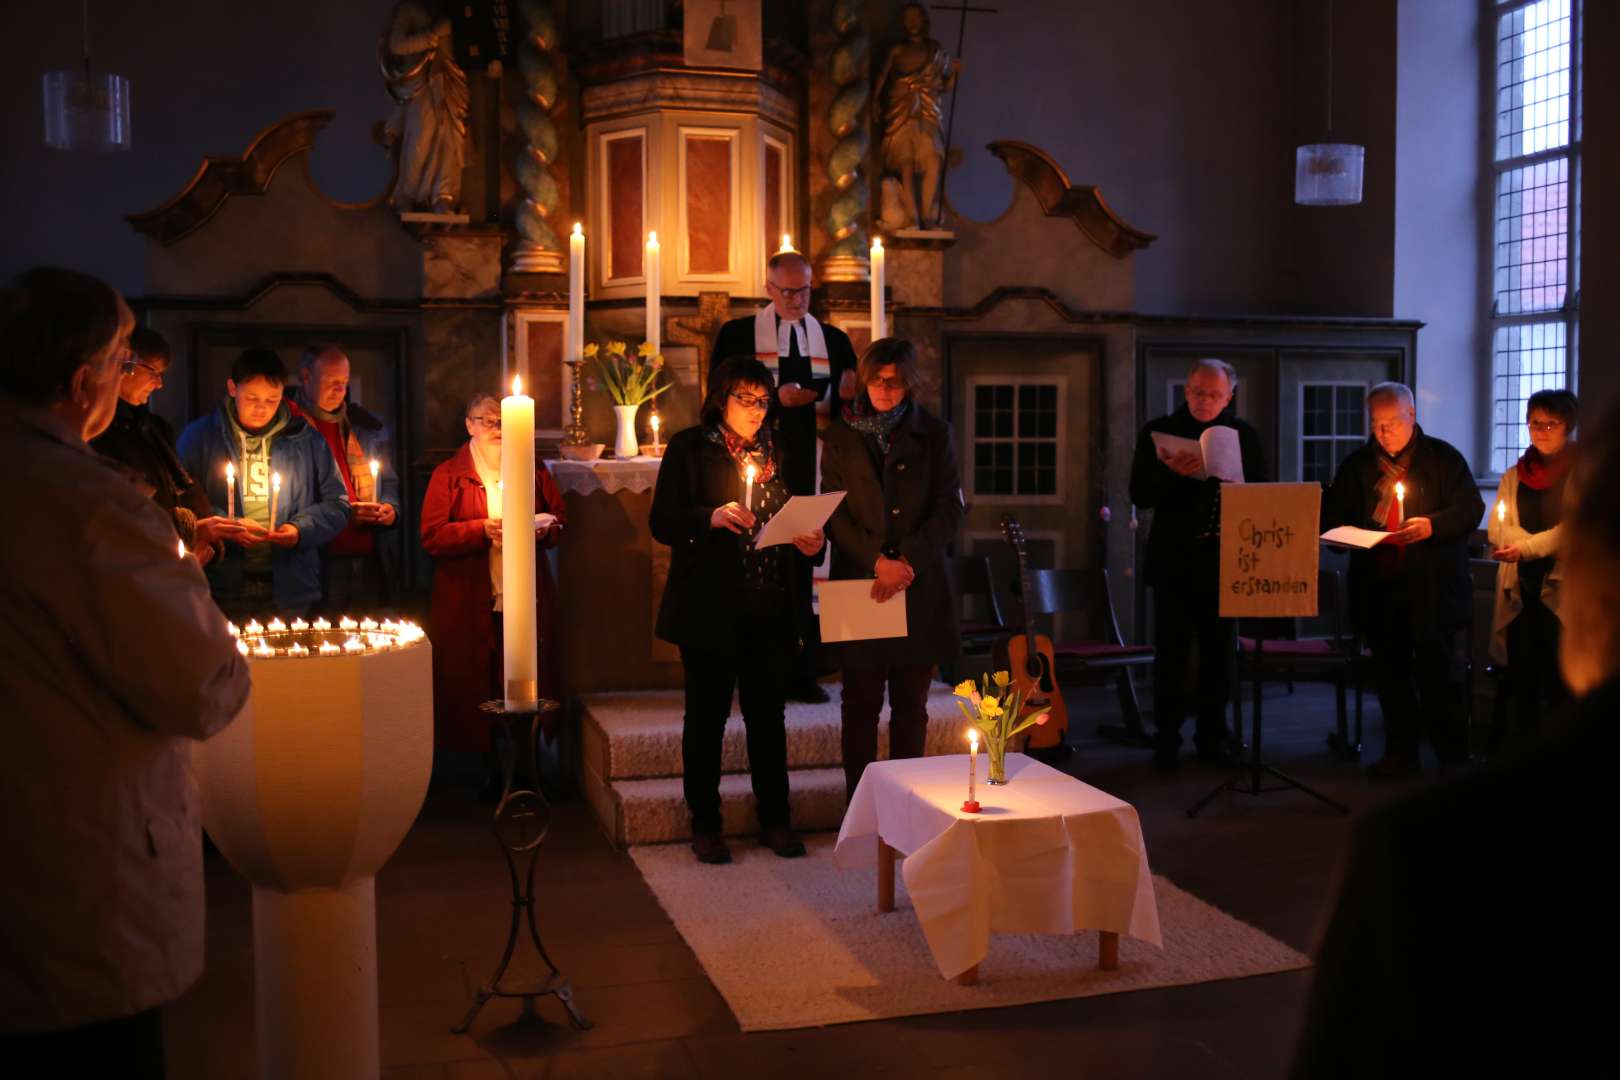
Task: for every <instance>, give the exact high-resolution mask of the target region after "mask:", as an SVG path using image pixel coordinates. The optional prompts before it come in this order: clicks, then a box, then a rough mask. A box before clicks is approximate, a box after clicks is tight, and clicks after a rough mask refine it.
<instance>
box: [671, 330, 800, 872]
mask: <svg viewBox="0 0 1620 1080" xmlns="http://www.w3.org/2000/svg"><path fill="white" fill-rule="evenodd" d="M775 395H776V386H775V380H773V379H772V378H771V373H770V371H769V370H768V369H767V368H766V367H765V365H764V364H762V363H760V362H759V361H758V360H756V359H755V358H754V357H752V356H740V357H734V358H732V359H730V360H727V361H725V362H724V363H723V364H722V365H720V366H719V367H718V368H716V369H715V372H714V374H713V375H712V376H711V377H710V379H709V393H708V397H707V399H706V400H705V401H704V402H703V412H702V416H701V420H702V422H701V423H700V424H699V425H698V426H697V427H690V428H687V429H686V430H685V431H681V432H678V433H676V435H675V436H674V437H673V438H671V439H670V440H669V446H668V447H667V448H666V449H665V451H664V460H663V463H662V464H661V465H660V467H659V470H658V486H657V487H656V488H654V489H653V503H652V513H651V516H650V525H651V528H652V534H653V538H654V539H655V540H657V541H658V542H659V543H660V544H667V545H668V546H669V548H670V555H669V577H668V579H667V580H666V581H665V584H664V598H663V602H662V603H661V604H660V606H659V609H658V636H659V637H661V638H663V639H664V640H665V641H668V642H670V643H672V644H674V645H678V646H679V647H680V650H681V665H682V667H684V668H685V672H686V716H685V719H684V727H683V730H682V733H681V764H682V769H681V772H682V787H683V789H684V791H685V795H686V805H687V808H688V809H689V810H690V811H691V813H692V850H693V853H694V854H696V855H697V857H698V860H699V861H700V862H706V863H726V862H730V861H731V852H730V850H729V849H728V848H727V847H726V842H725V839H724V837H723V835H722V830H721V821H720V768H721V762H720V751H721V744H722V742H723V740H724V738H725V733H726V720H727V719H728V718H729V717H730V715H731V695H732V691H733V690H736V691H737V696H738V701H739V704H740V705H741V707H742V716H743V724H744V725H745V727H746V729H747V734H748V771H749V775H750V777H751V779H752V780H753V786H754V802H755V807H756V810H757V811H758V814H759V828H760V842H761V843H762V844H764V845H765V846H766V847H768V848H770V849H771V850H772V851H773V852H775V853H776V854H778V855H780V856H782V857H783V858H793V857H795V856H799V855H803V854H804V844H803V842H802V841H801V840H800V839H799V837H798V835H797V834H796V833H795V832H794V831H793V828H792V826H791V824H790V823H789V821H788V769H787V727H786V720H787V717H786V710H785V707H784V703H785V701H786V693H787V681H788V676H789V673H790V670H791V667H792V661H793V657H794V655H795V653H796V652H797V651H798V642H797V640H796V637H797V635H796V632H795V629H794V620H793V609H792V605H791V603H790V600H791V596H790V593H791V587H792V582H793V580H794V575H795V574H796V573H798V572H799V567H798V566H796V565H795V562H796V560H803V559H808V558H813V557H815V556H817V555H819V554H820V552H821V548H822V544H823V537H822V533H821V530H819V529H818V530H816V531H815V532H814V533H811V534H809V535H806V536H798V537H794V539H793V544H792V547H791V548H790V547H788V546H786V545H773V546H770V547H764V548H758V547H755V546H754V538H755V537H756V536H758V535H759V531H760V530H761V529H763V528H764V527H765V523H766V522H768V521H770V519H771V518H772V517H773V516H774V515H775V514H776V512H777V511H778V510H780V509H781V508H782V506H783V505H784V504H785V503H786V502H787V500H788V499H789V498H790V497H791V495H790V492H789V491H788V487H787V484H786V482H785V481H784V479H783V476H782V471H783V470H782V466H783V461H782V454H781V452H780V450H779V448H778V447H777V446H776V444H775V442H774V440H773V439H772V438H771V430H770V427H769V426H768V425H767V424H766V418H767V417H768V416H769V414H770V412H771V409H772V403H773V402H774V401H775ZM750 478H751V479H752V482H750ZM794 548H796V549H797V551H795V550H793V549H794Z"/></svg>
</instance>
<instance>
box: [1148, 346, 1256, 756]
mask: <svg viewBox="0 0 1620 1080" xmlns="http://www.w3.org/2000/svg"><path fill="white" fill-rule="evenodd" d="M1236 390H1237V372H1236V371H1235V370H1234V369H1233V367H1232V365H1231V364H1228V363H1227V362H1226V361H1224V360H1213V359H1201V360H1196V361H1194V362H1193V366H1192V370H1191V371H1189V372H1188V373H1187V400H1186V401H1185V402H1184V403H1183V404H1182V405H1181V406H1179V407H1178V408H1177V409H1176V411H1175V412H1173V413H1171V414H1170V415H1169V416H1161V417H1159V418H1158V419H1157V420H1150V421H1149V422H1148V423H1147V425H1146V426H1145V427H1143V428H1142V432H1141V434H1140V435H1139V436H1138V437H1137V440H1136V456H1135V457H1134V458H1133V459H1132V461H1131V501H1132V502H1133V503H1135V504H1136V505H1137V506H1138V507H1140V508H1142V509H1145V510H1152V511H1153V521H1152V524H1151V526H1150V531H1149V533H1148V545H1147V567H1146V575H1147V576H1146V581H1147V583H1148V584H1149V585H1151V586H1152V587H1153V648H1154V654H1155V655H1154V662H1153V712H1154V722H1155V725H1156V726H1157V728H1158V733H1157V745H1156V746H1155V748H1154V753H1153V763H1154V764H1155V765H1157V766H1159V767H1160V768H1162V769H1170V768H1174V767H1175V766H1176V763H1177V761H1178V760H1179V755H1180V753H1181V725H1182V722H1183V721H1184V720H1185V719H1186V714H1187V709H1188V706H1189V705H1194V706H1195V707H1196V708H1197V712H1198V722H1197V727H1196V729H1195V731H1194V734H1193V743H1194V745H1195V746H1196V747H1197V749H1198V758H1199V760H1200V761H1205V762H1209V763H1211V764H1217V765H1227V764H1232V763H1233V757H1232V748H1231V747H1229V746H1228V742H1229V740H1230V734H1229V732H1228V729H1227V726H1226V706H1227V703H1228V702H1229V701H1230V700H1231V697H1232V680H1233V678H1234V677H1235V670H1234V668H1235V651H1236V648H1237V639H1236V627H1235V625H1234V623H1233V622H1232V620H1231V619H1223V618H1221V616H1220V610H1221V605H1220V595H1219V585H1220V554H1221V483H1222V482H1223V481H1237V482H1249V483H1264V482H1266V481H1267V480H1269V479H1270V478H1271V477H1270V474H1269V473H1268V472H1267V471H1266V460H1265V452H1264V450H1263V449H1262V447H1261V443H1260V435H1259V433H1258V432H1256V431H1255V430H1254V428H1252V427H1250V426H1249V425H1248V424H1247V423H1245V422H1244V421H1242V420H1239V419H1238V418H1237V415H1236V410H1235V409H1234V408H1233V406H1232V395H1233V394H1234V392H1235V391H1236ZM1221 428H1225V429H1228V430H1229V431H1231V432H1233V435H1226V434H1225V432H1222V431H1220V430H1219V429H1221ZM1211 433H1212V434H1211ZM1206 434H1209V437H1208V438H1205V436H1206ZM1155 436H1160V438H1155ZM1234 438H1235V440H1236V442H1237V445H1238V449H1239V455H1240V459H1241V464H1242V470H1241V475H1211V473H1210V470H1209V469H1207V468H1206V465H1215V466H1217V469H1218V471H1220V472H1222V473H1226V474H1236V473H1238V469H1237V468H1236V465H1237V462H1235V461H1232V460H1231V459H1232V455H1231V453H1230V444H1231V441H1232V440H1233V439H1234ZM1183 440H1185V441H1187V442H1191V443H1193V444H1194V445H1196V444H1198V443H1199V442H1202V443H1203V447H1204V450H1203V452H1200V451H1198V450H1194V449H1193V448H1192V447H1191V446H1187V445H1186V443H1185V442H1183ZM1222 449H1225V450H1226V452H1225V453H1221V452H1220V451H1221V450H1222ZM1194 643H1196V645H1197V650H1198V671H1197V676H1196V678H1194V679H1189V678H1188V673H1187V665H1188V662H1189V660H1190V658H1191V656H1192V652H1193V647H1194ZM1189 698H1190V699H1191V700H1189Z"/></svg>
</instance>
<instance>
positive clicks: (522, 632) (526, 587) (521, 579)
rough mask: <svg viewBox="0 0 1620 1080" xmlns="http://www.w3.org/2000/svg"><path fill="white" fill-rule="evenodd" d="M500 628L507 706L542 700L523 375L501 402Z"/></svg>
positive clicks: (528, 414) (528, 411) (529, 428)
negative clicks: (501, 522) (502, 636)
mask: <svg viewBox="0 0 1620 1080" xmlns="http://www.w3.org/2000/svg"><path fill="white" fill-rule="evenodd" d="M501 520H502V521H503V523H504V524H503V528H504V530H505V531H504V532H503V533H502V535H501V627H502V631H503V635H504V637H505V645H506V668H505V670H506V707H507V709H508V710H509V711H513V710H517V709H520V708H523V707H525V706H528V705H530V704H531V703H532V702H534V701H535V700H536V699H537V698H538V697H539V696H540V690H539V685H540V675H539V667H540V665H539V655H538V654H539V648H538V646H537V644H536V637H535V625H534V605H535V591H534V399H533V398H531V397H525V396H524V394H523V380H522V377H521V376H513V378H512V396H511V397H506V398H502V399H501Z"/></svg>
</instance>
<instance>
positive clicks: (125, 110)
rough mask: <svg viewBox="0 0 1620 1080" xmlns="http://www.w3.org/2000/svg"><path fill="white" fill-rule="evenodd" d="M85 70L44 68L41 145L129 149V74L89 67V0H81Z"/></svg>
mask: <svg viewBox="0 0 1620 1080" xmlns="http://www.w3.org/2000/svg"><path fill="white" fill-rule="evenodd" d="M83 11H84V70H83V71H47V72H46V73H45V87H44V89H45V145H46V146H49V147H53V148H54V149H57V150H81V151H92V152H104V151H109V150H128V149H129V148H130V128H129V80H128V79H126V78H124V77H123V76H122V75H113V74H110V73H108V72H98V71H91V70H90V0H84V6H83Z"/></svg>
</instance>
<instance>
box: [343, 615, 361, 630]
mask: <svg viewBox="0 0 1620 1080" xmlns="http://www.w3.org/2000/svg"><path fill="white" fill-rule="evenodd" d="M359 628H360V624H359V623H357V622H355V621H354V620H353V619H351V618H349V617H348V616H347V615H345V616H343V618H341V619H339V620H338V629H340V630H358V629H359Z"/></svg>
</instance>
